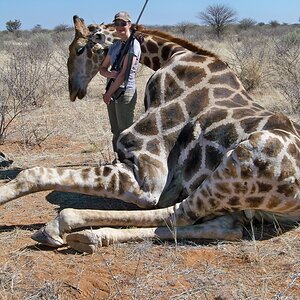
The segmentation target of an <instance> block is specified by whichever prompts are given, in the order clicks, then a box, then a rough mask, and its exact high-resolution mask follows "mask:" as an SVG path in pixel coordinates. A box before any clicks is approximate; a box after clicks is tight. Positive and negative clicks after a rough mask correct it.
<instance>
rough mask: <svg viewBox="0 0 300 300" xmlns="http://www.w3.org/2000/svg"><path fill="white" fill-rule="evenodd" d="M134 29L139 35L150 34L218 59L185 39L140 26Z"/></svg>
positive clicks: (213, 54)
mask: <svg viewBox="0 0 300 300" xmlns="http://www.w3.org/2000/svg"><path fill="white" fill-rule="evenodd" d="M136 29H137V31H139V32H141V33H145V34H151V35H153V36H156V37H160V38H163V39H166V40H168V41H170V42H173V43H176V44H178V45H179V46H181V47H183V48H185V49H187V50H189V51H192V52H194V53H197V54H201V55H205V56H210V57H215V58H217V59H219V57H218V56H217V55H216V54H215V53H213V52H211V51H209V50H206V49H203V48H202V47H200V46H197V45H195V44H193V43H191V42H190V41H188V40H185V39H182V38H179V37H175V36H173V35H171V34H169V33H165V32H163V31H160V30H156V29H147V28H145V27H144V26H142V25H138V26H137V27H136Z"/></svg>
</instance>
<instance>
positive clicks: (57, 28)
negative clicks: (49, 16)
mask: <svg viewBox="0 0 300 300" xmlns="http://www.w3.org/2000/svg"><path fill="white" fill-rule="evenodd" d="M69 29H70V26H69V25H66V24H59V25H56V26H55V27H54V31H55V32H63V31H68V30H69Z"/></svg>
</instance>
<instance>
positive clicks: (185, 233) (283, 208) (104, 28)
mask: <svg viewBox="0 0 300 300" xmlns="http://www.w3.org/2000/svg"><path fill="white" fill-rule="evenodd" d="M74 25H75V37H74V40H73V42H72V43H71V45H70V49H69V50H70V53H69V59H68V71H69V91H70V99H71V101H74V100H75V99H76V98H77V97H78V98H82V97H84V96H85V94H86V90H87V86H88V83H89V82H90V80H91V79H92V78H93V76H95V74H96V73H97V71H98V69H99V66H100V64H101V61H102V59H103V57H104V55H105V53H106V50H107V46H108V44H110V43H111V42H113V40H114V38H115V35H114V30H113V27H112V25H90V26H89V27H86V25H85V24H84V22H83V20H82V19H80V18H79V17H77V16H75V17H74ZM137 34H138V35H143V38H144V41H143V43H142V45H141V48H142V57H141V63H143V64H145V65H146V66H148V67H150V68H152V69H153V70H154V71H155V73H154V74H153V75H152V76H151V78H150V79H149V81H148V83H147V86H146V90H145V106H146V111H145V113H144V114H143V115H141V116H140V117H139V118H138V120H137V121H136V122H135V123H134V124H133V125H132V126H131V127H130V128H128V129H126V130H125V131H124V132H123V133H122V134H121V135H120V137H119V140H118V143H117V146H118V156H119V160H120V161H119V162H117V163H114V164H111V165H105V166H100V167H97V168H84V169H79V170H78V169H77V170H72V169H66V170H58V169H55V168H41V167H37V168H33V169H28V170H25V171H23V172H21V173H20V174H19V175H18V176H17V177H16V179H14V180H12V181H11V182H9V183H8V184H6V185H4V186H3V187H1V188H0V204H4V203H6V202H8V201H11V200H13V199H15V198H18V197H20V196H22V195H25V194H28V193H33V192H37V191H41V190H52V189H55V190H58V191H72V192H78V193H84V194H89V195H96V196H99V197H107V198H117V199H120V200H123V201H125V202H129V203H134V204H136V205H138V206H140V207H141V208H147V210H139V211H105V210H100V211H98V210H75V209H72V208H68V209H64V210H62V211H61V212H60V213H59V214H58V216H57V217H56V218H55V219H54V220H52V221H50V222H49V223H47V224H46V225H45V227H43V228H42V229H40V230H39V231H38V232H37V233H36V234H34V235H33V238H34V239H35V240H37V241H38V242H41V243H44V244H47V245H50V246H53V247H59V246H60V245H62V244H64V243H68V244H69V245H70V246H71V247H72V248H74V249H76V250H78V251H81V252H89V253H92V252H94V251H95V250H96V249H97V247H100V246H103V245H109V244H111V243H114V242H126V241H138V240H143V239H145V238H159V239H162V240H164V239H165V240H168V239H174V235H175V234H176V236H177V237H178V238H188V239H217V240H219V239H220V240H239V239H241V238H242V235H243V229H242V228H243V227H242V225H243V224H244V222H247V221H249V219H251V218H252V217H257V218H260V219H266V220H270V219H271V220H272V219H274V218H275V219H277V220H278V221H282V222H294V221H299V220H300V136H299V135H300V127H299V126H298V125H297V124H295V123H293V122H292V121H291V120H290V119H289V118H288V117H286V116H284V115H283V114H275V113H272V112H270V111H268V110H266V109H264V108H263V107H261V106H260V105H258V104H257V103H256V102H255V101H253V100H252V99H251V97H250V96H249V95H248V94H247V92H246V91H245V89H244V88H243V86H242V84H241V82H240V81H239V79H238V78H237V77H236V75H235V74H234V73H233V72H232V70H230V69H229V68H228V66H227V65H226V64H225V63H224V62H223V61H222V60H221V59H219V58H218V57H217V56H216V55H214V54H213V53H211V52H209V51H205V50H203V49H201V48H200V47H198V46H196V45H194V44H192V43H189V42H187V41H185V40H182V39H179V38H176V37H173V36H171V35H169V34H166V33H162V32H160V31H155V30H147V29H144V28H138V31H137ZM196 222H200V224H196V225H195V223H196ZM118 226H123V227H124V226H125V227H134V228H127V229H118V228H112V227H118ZM83 227H86V228H88V229H86V230H84V231H79V232H78V231H77V230H79V229H80V230H81V229H82V228H83ZM94 227H101V228H100V229H93V228H94ZM173 229H174V230H173Z"/></svg>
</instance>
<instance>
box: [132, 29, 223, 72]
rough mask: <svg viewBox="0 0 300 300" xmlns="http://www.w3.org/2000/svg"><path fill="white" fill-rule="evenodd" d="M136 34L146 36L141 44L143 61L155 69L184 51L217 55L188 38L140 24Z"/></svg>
mask: <svg viewBox="0 0 300 300" xmlns="http://www.w3.org/2000/svg"><path fill="white" fill-rule="evenodd" d="M136 35H137V36H139V35H142V36H143V37H144V41H143V43H142V44H141V50H142V55H141V63H142V64H144V65H146V66H147V67H149V68H151V69H152V70H154V71H157V70H158V69H160V68H161V67H162V66H164V64H165V63H166V62H167V61H168V60H169V59H170V58H171V57H172V56H173V55H175V54H178V53H182V52H188V51H192V52H194V53H197V54H201V55H204V56H211V57H217V56H216V55H215V54H213V53H212V52H210V51H207V50H204V49H202V48H201V47H198V46H196V45H194V44H192V43H190V42H188V41H187V40H184V39H181V38H178V37H174V36H172V35H169V34H167V33H164V32H161V31H158V30H151V29H145V28H144V27H142V26H138V28H137V34H136Z"/></svg>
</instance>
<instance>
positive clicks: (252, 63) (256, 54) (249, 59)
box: [228, 37, 270, 91]
mask: <svg viewBox="0 0 300 300" xmlns="http://www.w3.org/2000/svg"><path fill="white" fill-rule="evenodd" d="M228 48H229V51H230V53H231V56H230V58H229V60H228V63H229V64H230V66H231V68H232V69H233V70H234V71H235V73H236V74H237V76H238V77H239V79H240V80H241V81H242V84H243V86H244V87H245V89H246V90H247V91H251V90H254V89H256V88H258V87H262V86H263V85H265V84H267V83H268V76H269V75H270V69H269V67H268V59H269V47H268V43H267V40H264V41H263V40H261V39H260V40H255V39H251V40H249V39H248V38H247V37H246V38H239V41H237V40H235V39H234V38H231V39H230V41H229V45H228Z"/></svg>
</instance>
